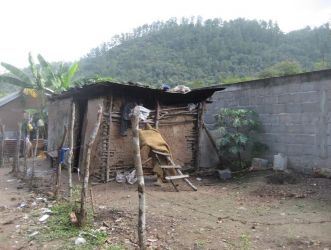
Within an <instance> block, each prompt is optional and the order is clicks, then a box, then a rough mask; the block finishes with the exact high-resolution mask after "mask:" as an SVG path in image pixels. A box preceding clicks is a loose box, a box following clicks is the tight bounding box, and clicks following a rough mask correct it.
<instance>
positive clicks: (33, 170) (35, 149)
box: [30, 127, 39, 187]
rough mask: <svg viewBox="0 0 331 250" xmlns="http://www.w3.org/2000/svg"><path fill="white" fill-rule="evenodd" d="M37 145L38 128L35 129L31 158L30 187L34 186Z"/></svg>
mask: <svg viewBox="0 0 331 250" xmlns="http://www.w3.org/2000/svg"><path fill="white" fill-rule="evenodd" d="M38 143H39V128H38V127H37V130H36V145H35V147H34V152H33V158H32V171H31V180H30V186H31V187H32V185H33V184H34V176H35V165H36V157H37V150H38Z"/></svg>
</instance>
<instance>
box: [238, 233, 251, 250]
mask: <svg viewBox="0 0 331 250" xmlns="http://www.w3.org/2000/svg"><path fill="white" fill-rule="evenodd" d="M240 249H242V250H249V249H251V240H250V238H249V236H248V235H246V234H242V235H241V236H240Z"/></svg>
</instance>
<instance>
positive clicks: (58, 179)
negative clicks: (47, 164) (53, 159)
mask: <svg viewBox="0 0 331 250" xmlns="http://www.w3.org/2000/svg"><path fill="white" fill-rule="evenodd" d="M67 133H68V128H67V126H64V133H63V138H62V141H61V144H60V146H59V149H58V160H59V165H58V166H57V171H56V184H55V192H54V194H55V198H56V199H58V198H59V193H60V188H61V172H62V162H61V155H60V154H61V149H62V148H63V146H64V143H65V141H66V137H67Z"/></svg>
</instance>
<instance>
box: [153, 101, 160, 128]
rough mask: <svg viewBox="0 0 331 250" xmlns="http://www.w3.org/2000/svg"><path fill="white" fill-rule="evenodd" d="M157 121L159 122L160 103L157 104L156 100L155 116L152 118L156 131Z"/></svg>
mask: <svg viewBox="0 0 331 250" xmlns="http://www.w3.org/2000/svg"><path fill="white" fill-rule="evenodd" d="M159 120H160V103H159V100H156V104H155V116H154V127H155V128H156V129H158V128H159Z"/></svg>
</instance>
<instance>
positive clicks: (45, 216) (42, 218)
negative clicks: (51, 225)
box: [39, 214, 49, 222]
mask: <svg viewBox="0 0 331 250" xmlns="http://www.w3.org/2000/svg"><path fill="white" fill-rule="evenodd" d="M48 218H49V214H44V215H43V216H41V217H40V219H39V221H40V222H45V221H46V220H47V219H48Z"/></svg>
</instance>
